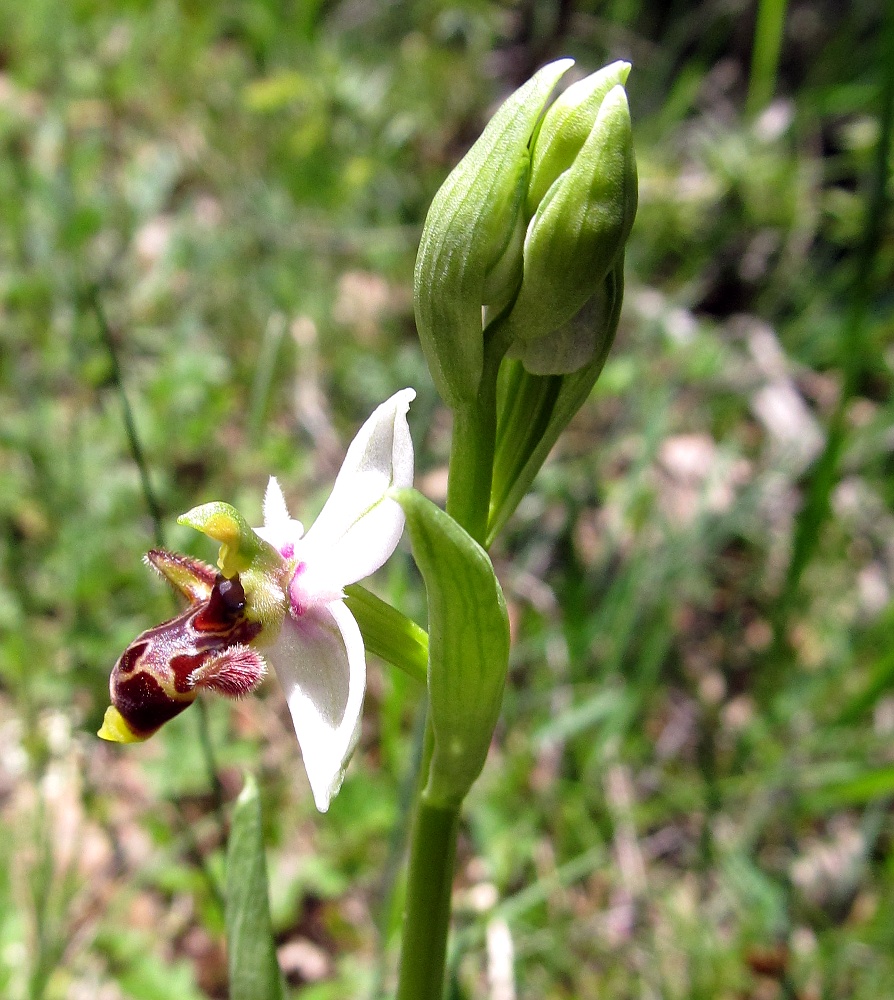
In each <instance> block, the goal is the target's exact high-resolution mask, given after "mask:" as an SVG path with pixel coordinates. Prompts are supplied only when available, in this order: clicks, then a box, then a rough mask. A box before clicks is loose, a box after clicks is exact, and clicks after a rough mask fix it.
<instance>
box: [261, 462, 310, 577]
mask: <svg viewBox="0 0 894 1000" xmlns="http://www.w3.org/2000/svg"><path fill="white" fill-rule="evenodd" d="M255 532H256V533H257V534H258V535H260V537H261V538H263V539H264V541H265V542H269V543H270V544H271V545H272V546H273V547H274V548H275V549H277V551H279V552H280V553H283V550H284V549H288V548H289V546H291V547H292V549H294V547H295V545H297V543H298V541H299V540H300V538H301V536H302V535H303V534H304V526H303V525H302V524H301V522H300V521H296V520H294V518H292V517H290V516H289V508H288V507H287V506H286V498H285V497H284V496H283V494H282V490H281V489H280V486H279V483H278V482H277V479H276V476H271V477H270V481H269V482H268V483H267V491H266V492H265V493H264V527H263V528H255ZM287 555H288V558H291V552H288V553H287Z"/></svg>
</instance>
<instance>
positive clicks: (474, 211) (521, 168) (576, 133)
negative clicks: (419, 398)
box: [415, 59, 636, 408]
mask: <svg viewBox="0 0 894 1000" xmlns="http://www.w3.org/2000/svg"><path fill="white" fill-rule="evenodd" d="M570 66H571V60H567V59H565V60H559V61H557V62H554V63H551V64H550V65H548V66H546V67H544V68H543V69H542V70H540V72H539V73H537V74H536V75H535V76H534V77H533V78H532V79H531V80H529V81H528V83H527V84H525V85H524V86H523V87H521V88H520V89H519V90H517V91H516V92H515V93H514V94H513V95H512V96H511V97H510V98H509V99H508V100H507V101H506V103H505V104H503V106H502V107H501V108H500V109H499V110H498V111H497V113H496V115H494V117H493V119H492V120H491V121H490V123H489V124H488V126H487V127H486V128H485V130H484V132H483V133H482V135H481V137H480V138H479V140H478V141H477V142H476V143H475V145H474V146H473V147H472V148H471V149H470V150H469V152H468V154H467V155H466V156H465V157H464V158H463V159H462V160H461V161H460V163H459V164H458V165H457V167H456V168H455V169H454V170H453V172H452V173H451V174H450V176H449V177H448V178H447V180H446V181H445V183H444V185H443V186H442V187H441V189H440V190H439V191H438V193H437V195H436V196H435V198H434V201H433V202H432V206H431V209H430V210H429V214H428V217H427V219H426V223H425V228H424V230H423V235H422V241H421V243H420V247H419V255H418V257H417V260H416V274H415V302H416V321H417V325H418V328H419V336H420V339H421V341H422V346H423V350H424V351H425V355H426V359H427V361H428V365H429V368H430V370H431V373H432V378H433V379H434V382H435V385H436V386H437V388H438V391H439V392H440V393H441V395H442V396H443V398H444V399H445V401H446V402H447V403H448V404H449V405H450V406H452V407H454V408H457V407H461V406H463V405H464V404H466V403H469V402H470V401H472V400H474V399H475V398H476V396H477V394H478V388H479V383H480V380H481V373H482V366H483V356H484V351H483V348H484V344H483V322H482V315H483V317H484V321H485V322H489V321H490V319H491V318H493V317H496V316H501V314H504V315H503V321H504V322H505V324H506V326H505V328H504V334H505V335H506V336H507V337H508V339H509V340H510V341H511V342H513V344H514V351H513V353H514V356H518V357H522V359H523V363H524V364H525V365H526V366H527V365H528V364H530V365H532V366H533V367H532V368H531V369H530V370H532V371H536V372H538V373H541V374H561V373H568V372H571V371H576V370H577V369H578V368H580V367H583V366H585V365H587V364H588V363H589V362H590V361H591V360H592V358H593V357H595V356H596V354H597V352H598V350H599V345H600V344H601V343H604V341H605V339H606V333H605V329H604V327H605V326H606V322H607V320H606V318H605V316H606V315H607V313H608V312H610V310H607V309H606V308H605V303H604V299H605V294H604V291H605V286H606V280H607V277H608V275H609V272H610V271H611V270H612V268H613V267H614V265H615V263H616V261H617V260H618V259H619V257H620V256H621V255H622V254H623V250H624V244H625V243H626V240H627V237H628V236H629V234H630V229H631V226H632V224H633V217H634V215H635V213H636V164H635V160H634V155H633V145H632V140H631V126H630V112H629V109H628V107H627V99H626V95H625V93H624V88H623V85H624V83H625V82H626V79H627V75H628V73H629V72H630V64H629V63H626V62H615V63H612V64H611V65H610V66H606V67H605V68H604V69H602V70H600V71H599V72H597V73H593V74H592V75H590V76H588V77H586V78H585V79H583V80H581V81H579V82H578V83H575V84H573V85H572V86H571V87H569V88H568V89H567V90H566V91H565V92H564V93H563V94H561V95H560V96H559V97H558V98H557V99H556V100H555V102H554V103H553V104H552V106H551V107H549V109H548V110H547V111H546V113H545V114H544V115H543V118H542V121H540V122H539V124H538V119H539V118H540V116H541V114H542V113H543V109H544V107H545V105H546V103H547V100H548V98H549V94H550V91H551V90H552V88H553V86H554V85H555V84H556V83H557V82H558V80H559V78H560V77H561V76H562V75H563V74H564V73H565V72H566V71H567V70H568V68H569V67H570ZM594 297H595V299H596V300H597V301H595V302H592V303H591V301H590V300H591V299H594ZM600 297H601V300H602V301H601V304H600ZM482 310H484V312H483V314H482ZM604 314H605V315H604ZM594 323H595V324H596V326H593V324H594ZM540 340H543V343H542V344H538V347H537V348H536V349H533V348H532V349H530V350H528V349H526V348H525V347H524V346H520V345H529V344H532V343H534V342H538V341H540Z"/></svg>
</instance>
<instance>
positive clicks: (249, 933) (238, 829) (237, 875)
mask: <svg viewBox="0 0 894 1000" xmlns="http://www.w3.org/2000/svg"><path fill="white" fill-rule="evenodd" d="M226 924H227V966H228V969H229V977H230V1000H284V998H285V987H284V984H283V979H282V973H281V972H280V970H279V963H278V962H277V959H276V944H275V941H274V938H273V927H272V924H271V921H270V904H269V902H268V899H267V863H266V859H265V855H264V837H263V827H262V823H261V801H260V796H259V795H258V786H257V783H256V782H255V779H254V778H253V777H251V776H249V777H247V778H246V779H245V786H244V787H243V789H242V791H241V792H240V793H239V798H238V799H236V805H235V807H234V809H233V822H232V825H231V827H230V839H229V843H228V844H227V905H226Z"/></svg>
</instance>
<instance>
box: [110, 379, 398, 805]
mask: <svg viewBox="0 0 894 1000" xmlns="http://www.w3.org/2000/svg"><path fill="white" fill-rule="evenodd" d="M415 395H416V393H415V392H414V391H413V390H412V389H403V390H401V391H400V392H398V393H395V395H393V396H392V397H391V398H390V399H389V400H387V401H386V402H384V403H383V404H382V405H381V406H379V407H378V409H376V410H375V412H374V413H373V414H372V416H371V417H370V418H369V419H368V420H367V421H366V423H365V424H364V425H363V426H362V427H361V429H360V431H359V432H358V434H357V436H356V437H355V438H354V440H353V441H352V443H351V445H350V447H349V448H348V452H347V455H346V456H345V461H344V463H343V465H342V467H341V470H340V471H339V473H338V476H337V477H336V480H335V485H334V487H333V490H332V494H331V496H330V497H329V499H328V500H327V502H326V504H325V505H324V507H323V510H322V511H321V512H320V515H319V517H318V518H317V519H316V521H315V522H314V524H313V525H312V526H311V528H310V530H309V531H308V532H307V533H306V534H305V532H304V529H303V527H302V525H301V523H300V522H299V521H296V520H294V519H293V518H292V517H291V516H290V514H289V512H288V509H287V507H286V502H285V499H284V497H283V494H282V490H281V489H280V486H279V483H278V482H277V480H276V479H275V478H274V477H271V478H270V481H269V483H268V486H267V492H266V494H265V497H264V524H263V526H262V527H260V528H256V529H254V530H252V529H251V528H249V526H248V525H247V523H246V522H245V521H244V519H243V518H242V516H241V515H240V514H239V513H238V511H236V510H234V508H232V507H230V506H229V505H228V504H222V503H210V504H203V505H202V506H200V507H196V508H194V509H193V510H191V511H190V512H189V513H187V514H184V515H183V517H181V518H180V522H181V523H184V524H189V525H191V526H192V527H195V528H197V529H198V530H199V531H203V532H204V533H205V534H207V535H209V536H210V537H212V538H214V539H216V540H217V541H219V542H220V543H221V550H220V557H219V559H218V566H219V567H220V572H219V573H218V572H217V571H216V570H215V569H213V568H212V567H210V566H206V565H205V564H204V563H201V562H199V561H198V560H195V559H191V558H189V557H186V556H178V555H173V554H170V553H165V552H161V551H159V550H155V551H153V552H151V553H149V555H148V556H147V561H148V562H149V564H150V565H151V566H152V567H153V568H155V569H157V570H158V571H159V572H160V573H161V574H162V576H164V577H165V578H166V579H167V580H168V582H170V583H171V584H172V585H173V586H174V587H175V588H176V589H177V590H179V591H180V592H181V593H183V594H184V595H185V596H186V597H187V598H188V599H189V601H190V607H189V608H188V609H187V610H186V611H185V612H183V613H182V614H181V615H179V616H178V617H176V618H174V619H172V620H171V621H169V622H165V623H164V624H163V625H159V626H157V627H156V628H154V629H149V630H148V631H147V632H144V633H142V634H141V635H140V636H138V637H137V638H136V639H135V640H134V642H133V643H131V645H130V646H128V648H127V649H126V650H125V652H124V653H123V654H122V656H121V658H120V659H119V660H118V662H117V663H116V664H115V668H114V669H113V671H112V677H111V680H110V685H109V686H110V692H111V701H112V705H111V707H110V708H109V709H107V711H106V717H105V720H104V722H103V726H102V729H100V731H99V735H100V736H102V737H103V738H104V739H108V740H112V741H115V742H121V743H127V742H136V741H139V740H143V739H147V738H148V737H149V736H151V735H152V734H153V733H154V732H156V731H157V730H158V729H159V728H160V726H161V725H162V724H163V723H164V722H167V721H168V719H170V718H173V716H174V715H177V714H179V712H181V711H182V710H183V709H184V708H186V707H187V706H188V705H189V704H190V703H191V702H192V701H194V700H195V698H196V695H197V692H198V690H199V689H201V688H208V689H211V690H214V691H217V692H218V693H221V694H225V695H228V696H230V697H239V696H241V695H243V694H246V693H247V692H249V691H251V690H253V689H254V688H255V687H257V685H258V684H259V683H260V681H261V678H262V677H263V675H264V672H265V660H266V661H268V662H269V663H270V664H271V665H272V666H273V668H274V670H275V671H276V675H277V677H278V679H279V682H280V684H281V686H282V688H283V691H284V692H285V696H286V701H287V702H288V706H289V711H290V712H291V715H292V721H293V722H294V725H295V732H296V734H297V736H298V742H299V744H300V746H301V752H302V755H303V757H304V766H305V769H306V770H307V776H308V779H309V781H310V786H311V790H312V791H313V796H314V801H315V803H316V806H317V808H318V809H319V810H320V812H325V811H326V810H327V809H328V808H329V803H330V801H331V799H332V798H333V796H334V795H335V794H336V793H337V792H338V790H339V788H340V787H341V783H342V779H343V778H344V773H345V768H346V767H347V764H348V761H349V759H350V757H351V754H352V752H353V750H354V747H355V745H356V743H357V738H358V735H359V731H360V715H361V709H362V707H363V695H364V692H365V689H366V654H365V651H364V647H363V639H362V637H361V634H360V628H359V626H358V624H357V622H356V620H355V619H354V616H353V615H352V614H351V612H350V611H349V610H348V608H347V605H346V604H345V601H344V588H345V587H347V586H349V585H350V584H352V583H356V582H357V581H359V580H362V579H363V578H364V577H366V576H369V575H370V574H371V573H374V572H375V571H376V570H377V569H378V568H379V567H380V566H381V565H382V564H383V563H384V562H385V560H386V559H387V558H388V557H389V556H390V555H391V553H392V552H393V551H394V549H395V547H396V546H397V543H398V541H399V540H400V536H401V533H402V531H403V527H404V515H403V511H402V510H401V508H400V506H399V505H398V504H397V503H396V502H395V501H394V500H392V499H391V498H390V497H389V495H388V493H389V490H391V489H392V488H401V487H409V486H411V485H412V482H413V443H412V440H411V438H410V431H409V427H408V426H407V421H406V414H407V410H408V409H409V405H410V402H411V401H412V400H413V399H414V398H415Z"/></svg>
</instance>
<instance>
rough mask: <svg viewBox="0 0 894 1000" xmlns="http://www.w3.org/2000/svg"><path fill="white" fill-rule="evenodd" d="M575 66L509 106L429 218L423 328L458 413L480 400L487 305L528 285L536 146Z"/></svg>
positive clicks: (556, 71)
mask: <svg viewBox="0 0 894 1000" xmlns="http://www.w3.org/2000/svg"><path fill="white" fill-rule="evenodd" d="M571 65H572V60H570V59H560V60H558V61H556V62H553V63H550V64H549V65H548V66H545V67H544V68H543V69H541V70H540V72H538V73H536V74H535V75H534V76H533V77H532V78H531V79H530V80H529V81H528V82H527V83H526V84H524V86H522V87H520V88H519V89H518V90H517V91H515V93H514V94H512V95H511V96H510V97H509V98H508V99H507V100H506V101H505V102H504V104H503V105H502V106H501V107H500V108H499V109H498V110H497V112H496V114H495V115H494V116H493V118H492V119H491V120H490V122H489V123H488V125H487V126H486V128H485V129H484V131H483V132H482V134H481V136H480V137H479V139H478V140H477V142H476V143H475V144H474V145H473V146H472V148H471V149H470V150H469V152H468V153H467V154H466V155H465V156H464V157H463V159H462V160H460V162H459V163H458V164H457V165H456V167H454V169H453V171H452V172H451V173H450V175H449V176H448V177H447V179H446V180H445V181H444V183H443V185H442V186H441V188H440V189H439V190H438V192H437V194H436V195H435V197H434V199H433V201H432V204H431V207H430V208H429V211H428V215H427V217H426V220H425V226H424V227H423V231H422V239H421V241H420V244H419V253H418V255H417V258H416V270H415V277H414V300H415V307H416V324H417V327H418V330H419V337H420V340H421V342H422V348H423V351H424V352H425V357H426V361H427V362H428V367H429V370H430V371H431V374H432V379H433V380H434V383H435V386H436V387H437V389H438V392H439V393H440V394H441V396H442V398H443V399H444V401H445V402H446V403H447V404H448V405H449V406H451V407H453V408H457V407H460V406H463V405H465V404H468V403H469V402H471V401H472V400H474V399H475V397H476V395H477V393H478V383H479V381H480V379H481V372H482V366H483V341H482V325H481V307H482V305H484V303H485V297H487V298H488V299H489V300H490V302H491V303H492V304H493V305H494V306H495V307H497V308H499V307H500V306H501V305H502V304H505V303H506V302H508V301H509V299H510V298H511V295H512V294H514V291H515V289H516V288H517V287H518V282H519V281H520V279H521V265H522V248H521V241H520V240H518V235H519V218H520V216H521V213H522V211H523V207H524V200H525V191H526V188H527V182H528V176H529V170H530V152H529V143H530V140H531V137H532V134H533V132H534V129H535V127H536V125H537V122H538V119H539V118H540V115H541V113H542V111H543V108H544V105H545V104H546V102H547V100H548V98H549V95H550V93H551V91H552V89H553V87H554V86H555V85H556V83H557V82H558V80H559V79H560V78H561V76H562V75H563V74H564V73H565V72H566V71H567V70H568V69H569V67H570V66H571ZM497 278H499V280H498V281H497V280H496V279H497ZM489 279H490V280H489ZM497 284H499V285H500V286H501V287H496V285H497ZM485 289H487V291H486V292H485Z"/></svg>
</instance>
